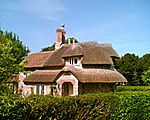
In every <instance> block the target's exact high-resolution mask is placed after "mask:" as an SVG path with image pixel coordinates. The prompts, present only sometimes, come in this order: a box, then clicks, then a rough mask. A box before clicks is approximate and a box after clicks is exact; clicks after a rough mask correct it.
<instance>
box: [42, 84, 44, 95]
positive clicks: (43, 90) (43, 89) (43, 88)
mask: <svg viewBox="0 0 150 120" xmlns="http://www.w3.org/2000/svg"><path fill="white" fill-rule="evenodd" d="M41 94H44V85H42V86H41Z"/></svg>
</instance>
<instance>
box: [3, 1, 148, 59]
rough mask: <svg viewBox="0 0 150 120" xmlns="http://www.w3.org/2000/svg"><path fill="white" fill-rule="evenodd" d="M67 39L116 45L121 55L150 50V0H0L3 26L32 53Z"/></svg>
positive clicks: (140, 53) (141, 53)
mask: <svg viewBox="0 0 150 120" xmlns="http://www.w3.org/2000/svg"><path fill="white" fill-rule="evenodd" d="M61 24H65V31H66V33H67V34H66V38H70V37H74V38H76V39H77V40H78V41H80V42H89V41H95V42H98V43H106V44H107V43H108V44H112V46H113V48H114V49H115V50H116V51H117V52H118V54H119V55H120V56H123V55H124V54H126V53H131V54H132V53H134V54H136V55H138V56H142V55H144V54H146V53H150V0H0V29H1V30H3V31H6V30H7V31H9V32H10V31H12V32H13V33H16V34H17V35H18V36H19V38H20V40H21V41H22V42H23V44H24V45H26V46H28V47H29V49H30V51H31V52H39V51H41V48H45V47H48V46H51V45H52V44H53V43H55V41H56V29H57V28H59V27H60V26H61Z"/></svg>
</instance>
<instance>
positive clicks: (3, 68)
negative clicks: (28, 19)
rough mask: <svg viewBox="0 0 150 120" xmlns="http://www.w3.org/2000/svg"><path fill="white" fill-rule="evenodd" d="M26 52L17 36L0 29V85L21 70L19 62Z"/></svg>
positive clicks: (21, 65)
mask: <svg viewBox="0 0 150 120" xmlns="http://www.w3.org/2000/svg"><path fill="white" fill-rule="evenodd" d="M28 52H29V50H28V49H27V47H25V46H24V45H23V44H22V42H21V41H20V40H19V37H16V35H15V34H13V33H12V32H9V33H8V32H6V33H4V32H2V31H0V85H2V84H3V85H4V84H7V82H12V81H11V79H12V78H13V77H14V76H16V75H17V74H18V73H19V72H20V71H22V70H23V64H19V63H20V62H21V61H22V60H23V59H24V57H25V56H27V54H28ZM0 87H1V86H0ZM1 90H2V89H1ZM1 92H2V91H1Z"/></svg>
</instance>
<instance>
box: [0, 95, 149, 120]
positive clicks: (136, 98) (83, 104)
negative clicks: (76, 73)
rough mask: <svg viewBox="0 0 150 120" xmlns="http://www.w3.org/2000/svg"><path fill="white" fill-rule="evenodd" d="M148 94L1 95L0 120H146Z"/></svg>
mask: <svg viewBox="0 0 150 120" xmlns="http://www.w3.org/2000/svg"><path fill="white" fill-rule="evenodd" d="M149 118H150V92H118V93H108V94H97V95H81V96H76V97H51V96H44V95H31V96H29V97H28V98H25V99H23V98H20V97H17V96H0V119H1V120H54V119H56V120H78V119H79V120H87V119H88V120H93V119H95V120H148V119H149Z"/></svg>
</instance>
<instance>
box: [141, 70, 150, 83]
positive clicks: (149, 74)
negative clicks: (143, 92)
mask: <svg viewBox="0 0 150 120" xmlns="http://www.w3.org/2000/svg"><path fill="white" fill-rule="evenodd" d="M142 80H143V81H144V83H143V84H144V85H148V86H150V68H149V69H148V70H147V71H144V74H143V75H142Z"/></svg>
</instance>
